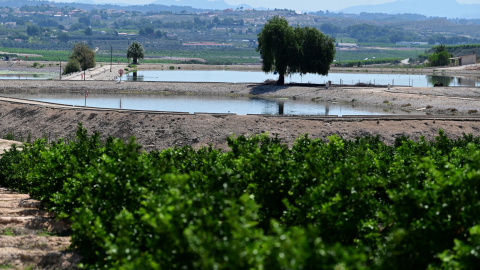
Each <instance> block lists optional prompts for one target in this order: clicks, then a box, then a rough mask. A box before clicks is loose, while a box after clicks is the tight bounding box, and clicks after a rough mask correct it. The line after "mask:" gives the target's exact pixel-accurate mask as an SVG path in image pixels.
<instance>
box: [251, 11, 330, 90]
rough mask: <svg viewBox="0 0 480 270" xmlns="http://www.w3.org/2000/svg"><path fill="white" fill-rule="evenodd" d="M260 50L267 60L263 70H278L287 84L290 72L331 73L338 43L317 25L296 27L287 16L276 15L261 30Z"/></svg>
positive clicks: (259, 38) (280, 80) (280, 83)
mask: <svg viewBox="0 0 480 270" xmlns="http://www.w3.org/2000/svg"><path fill="white" fill-rule="evenodd" d="M257 51H258V52H260V56H261V57H262V60H263V64H262V70H263V71H264V72H272V71H276V72H278V74H279V78H278V82H277V83H278V84H279V85H283V84H284V83H285V74H287V73H301V74H306V73H316V74H320V75H326V74H328V71H329V69H330V64H331V63H332V62H333V58H334V56H335V44H334V40H333V39H332V38H331V37H329V36H326V35H324V34H323V33H322V32H320V31H319V30H318V29H316V28H311V27H298V26H297V27H296V28H293V27H292V26H290V25H289V24H288V21H287V20H286V19H285V18H284V17H279V16H275V17H273V18H271V19H270V20H268V22H267V23H266V24H265V27H264V28H263V29H262V31H261V32H260V34H258V48H257Z"/></svg>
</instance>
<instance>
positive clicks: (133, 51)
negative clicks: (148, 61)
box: [127, 42, 145, 64]
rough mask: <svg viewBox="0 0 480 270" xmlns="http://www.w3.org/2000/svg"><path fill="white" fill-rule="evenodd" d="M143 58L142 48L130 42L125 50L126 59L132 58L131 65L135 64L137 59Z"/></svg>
mask: <svg viewBox="0 0 480 270" xmlns="http://www.w3.org/2000/svg"><path fill="white" fill-rule="evenodd" d="M144 57H145V54H144V50H143V46H142V45H141V44H140V43H138V42H132V44H130V47H128V50H127V58H132V60H133V64H137V61H138V59H143V58H144Z"/></svg>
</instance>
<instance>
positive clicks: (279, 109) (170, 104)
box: [2, 93, 391, 116]
mask: <svg viewBox="0 0 480 270" xmlns="http://www.w3.org/2000/svg"><path fill="white" fill-rule="evenodd" d="M2 96H6V97H15V98H24V99H30V100H39V101H46V102H53V103H59V104H67V105H75V106H85V103H86V105H87V106H89V107H100V108H122V109H132V110H152V111H169V112H188V113H235V114H239V115H245V114H269V115H338V116H342V115H386V114H391V113H388V112H384V111H383V110H382V109H375V108H367V107H358V106H355V105H354V104H339V103H323V102H311V101H305V100H291V99H263V98H246V97H225V96H191V95H188V96H186V95H161V94H157V95H151V94H142V95H136V94H119V95H117V94H95V93H89V95H88V97H87V98H86V99H85V97H84V95H83V94H78V93H77V94H72V93H56V94H2Z"/></svg>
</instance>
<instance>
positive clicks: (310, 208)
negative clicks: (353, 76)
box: [0, 125, 480, 269]
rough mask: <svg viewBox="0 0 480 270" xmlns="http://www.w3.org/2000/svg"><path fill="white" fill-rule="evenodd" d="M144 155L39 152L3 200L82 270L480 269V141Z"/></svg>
mask: <svg viewBox="0 0 480 270" xmlns="http://www.w3.org/2000/svg"><path fill="white" fill-rule="evenodd" d="M228 145H229V149H228V150H227V151H222V150H218V149H213V148H212V147H205V148H201V149H193V148H192V147H189V146H185V147H182V148H170V149H167V150H163V151H151V152H145V151H141V147H140V146H139V145H138V144H136V143H135V141H134V139H133V138H132V139H131V140H130V141H128V142H124V141H122V140H119V139H116V138H112V137H110V138H108V139H106V140H102V139H101V136H100V134H98V133H94V134H91V135H89V134H88V132H87V130H86V129H84V128H83V127H82V126H81V125H79V127H78V129H77V133H76V138H75V139H73V140H69V141H66V140H58V141H56V142H54V143H50V144H48V143H47V142H46V141H45V140H36V141H35V142H33V143H32V144H27V145H26V146H24V147H23V149H22V150H19V149H18V148H16V147H13V148H11V149H10V150H9V151H8V152H6V153H5V154H4V155H3V156H2V158H1V159H0V186H4V187H9V188H11V189H15V190H19V191H21V192H25V193H29V194H30V196H31V197H33V198H35V199H38V200H40V201H41V202H42V205H43V207H45V208H46V209H47V210H49V211H52V212H54V213H55V214H56V216H57V217H58V218H60V219H64V220H66V221H68V222H70V223H71V229H72V248H73V249H76V250H78V251H79V252H80V253H81V255H82V256H83V261H82V266H84V267H86V268H88V269H99V268H109V269H113V268H115V269H119V268H121V269H135V268H136V269H387V268H391V269H474V268H475V267H476V266H478V265H479V263H480V254H479V252H480V225H479V220H480V207H479V204H480V197H479V191H480V170H479V168H480V138H476V137H473V136H471V135H464V136H463V138H460V139H450V138H448V137H447V136H446V135H445V134H444V133H443V132H442V131H440V132H439V134H438V136H437V137H436V139H435V140H433V141H426V140H423V139H420V140H419V141H412V140H410V139H409V138H407V137H398V138H397V139H396V140H395V143H394V144H393V145H386V144H385V143H383V142H382V141H381V140H380V138H379V137H361V138H357V139H356V140H344V139H342V138H340V137H338V136H331V137H329V138H328V140H326V141H323V140H320V139H311V138H309V137H308V136H307V135H304V136H301V137H299V138H298V139H297V140H296V142H295V143H294V145H293V146H291V147H289V146H288V145H286V144H284V143H282V142H281V140H280V139H278V138H276V137H274V136H268V135H266V134H263V135H257V136H252V137H244V136H239V137H230V138H229V139H228Z"/></svg>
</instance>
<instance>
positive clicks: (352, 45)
mask: <svg viewBox="0 0 480 270" xmlns="http://www.w3.org/2000/svg"><path fill="white" fill-rule="evenodd" d="M336 45H337V47H343V48H357V47H358V45H357V43H338V42H337V44H336Z"/></svg>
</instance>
